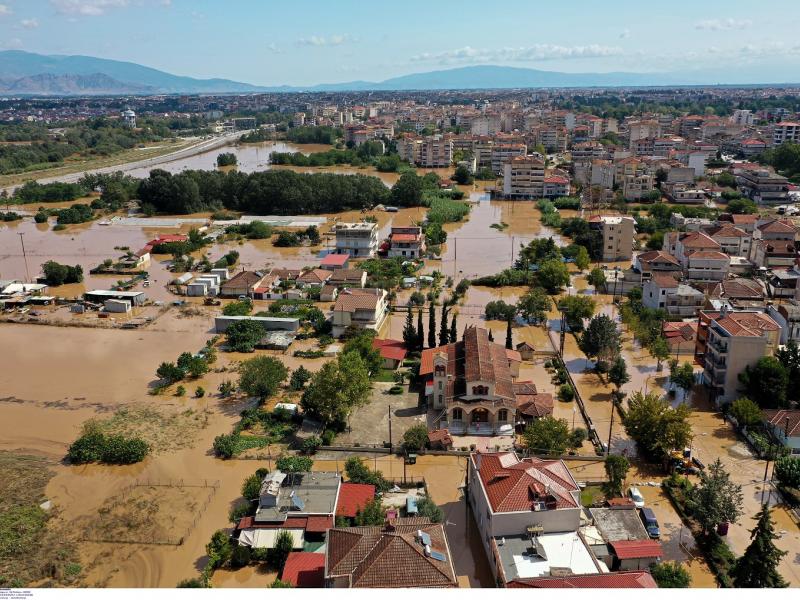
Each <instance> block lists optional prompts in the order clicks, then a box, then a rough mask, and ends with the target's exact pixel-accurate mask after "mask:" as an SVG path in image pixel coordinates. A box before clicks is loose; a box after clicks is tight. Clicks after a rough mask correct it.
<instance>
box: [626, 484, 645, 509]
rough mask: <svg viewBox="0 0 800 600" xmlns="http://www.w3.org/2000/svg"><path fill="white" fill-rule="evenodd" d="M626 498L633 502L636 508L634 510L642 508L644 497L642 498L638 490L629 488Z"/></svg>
mask: <svg viewBox="0 0 800 600" xmlns="http://www.w3.org/2000/svg"><path fill="white" fill-rule="evenodd" d="M628 498H630V499H631V500H633V504H634V506H636V508H644V496H642V493H641V492H640V491H639V488H637V487H633V486H631V487H629V488H628Z"/></svg>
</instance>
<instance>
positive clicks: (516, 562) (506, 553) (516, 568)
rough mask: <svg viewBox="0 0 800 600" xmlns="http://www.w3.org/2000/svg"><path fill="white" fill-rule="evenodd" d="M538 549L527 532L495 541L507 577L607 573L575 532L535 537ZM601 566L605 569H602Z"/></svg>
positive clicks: (497, 538)
mask: <svg viewBox="0 0 800 600" xmlns="http://www.w3.org/2000/svg"><path fill="white" fill-rule="evenodd" d="M536 540H537V543H536V550H534V544H533V542H532V541H531V539H530V538H529V537H528V536H526V535H519V536H513V537H496V538H494V540H493V542H494V544H495V546H496V547H497V553H498V556H499V557H500V565H499V567H500V568H502V569H503V573H504V574H505V580H506V581H511V580H512V579H520V578H525V577H547V576H550V575H555V576H559V575H562V576H563V575H565V574H573V575H594V574H597V573H601V572H605V567H604V566H602V563H600V564H601V566H600V567H598V566H597V564H596V563H595V561H594V559H593V558H592V554H591V552H590V551H589V549H588V548H587V547H586V545H585V544H584V543H583V540H581V538H580V537H579V536H578V534H577V533H576V532H574V531H568V532H566V533H547V534H544V535H540V536H538V537H537V538H536ZM601 569H604V570H603V571H601Z"/></svg>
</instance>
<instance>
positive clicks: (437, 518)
mask: <svg viewBox="0 0 800 600" xmlns="http://www.w3.org/2000/svg"><path fill="white" fill-rule="evenodd" d="M417 514H418V515H419V516H420V517H425V518H427V519H430V521H431V523H441V522H442V521H444V511H443V510H442V509H441V508H439V506H437V504H436V503H435V502H434V501H433V500H431V499H430V497H429V496H424V497H423V498H420V499H419V500H418V501H417Z"/></svg>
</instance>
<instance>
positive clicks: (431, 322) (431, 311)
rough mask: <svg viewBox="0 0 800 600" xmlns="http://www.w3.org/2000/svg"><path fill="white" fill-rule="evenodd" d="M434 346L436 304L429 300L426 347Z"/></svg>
mask: <svg viewBox="0 0 800 600" xmlns="http://www.w3.org/2000/svg"><path fill="white" fill-rule="evenodd" d="M435 347H436V305H435V304H434V303H433V302H431V305H430V307H429V308H428V348H435Z"/></svg>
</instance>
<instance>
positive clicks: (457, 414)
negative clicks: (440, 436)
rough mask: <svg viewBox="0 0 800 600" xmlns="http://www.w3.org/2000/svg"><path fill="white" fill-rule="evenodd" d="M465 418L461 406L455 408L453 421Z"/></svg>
mask: <svg viewBox="0 0 800 600" xmlns="http://www.w3.org/2000/svg"><path fill="white" fill-rule="evenodd" d="M463 418H464V412H463V411H462V410H461V409H460V408H454V409H453V421H461V420H462V419H463Z"/></svg>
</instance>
